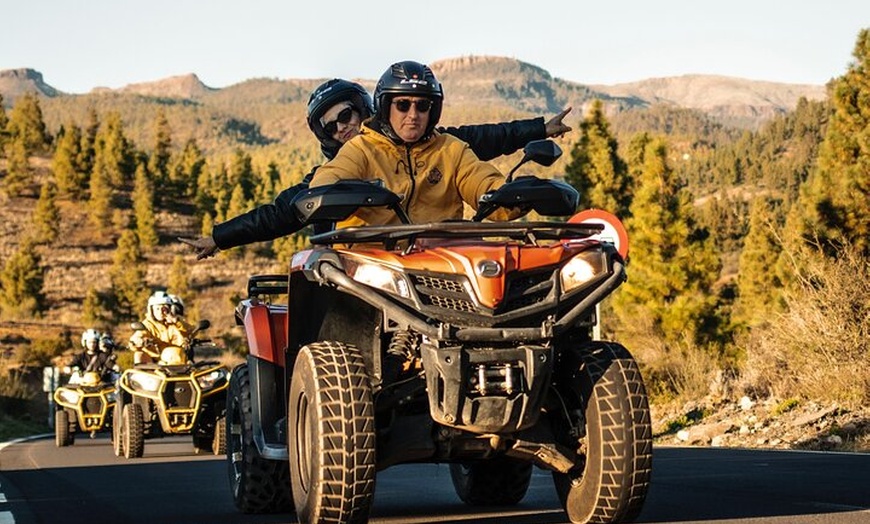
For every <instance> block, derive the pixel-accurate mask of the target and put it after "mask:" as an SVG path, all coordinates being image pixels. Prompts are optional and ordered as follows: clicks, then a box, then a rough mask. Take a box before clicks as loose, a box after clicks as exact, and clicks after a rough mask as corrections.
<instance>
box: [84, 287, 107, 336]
mask: <svg viewBox="0 0 870 524" xmlns="http://www.w3.org/2000/svg"><path fill="white" fill-rule="evenodd" d="M106 309H107V308H106V305H105V302H104V300H103V298H102V297H101V296H100V292H99V291H97V289H96V288H95V287H93V286H90V287H88V290H87V291H86V292H85V299H84V301H83V302H82V323H83V324H84V325H86V326H101V327H102V326H105V325H106V324H107V322H108V320H109V315H107V311H106Z"/></svg>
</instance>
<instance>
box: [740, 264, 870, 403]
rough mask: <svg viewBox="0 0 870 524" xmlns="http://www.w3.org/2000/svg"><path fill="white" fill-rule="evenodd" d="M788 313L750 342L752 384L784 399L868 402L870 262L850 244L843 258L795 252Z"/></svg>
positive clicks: (755, 333)
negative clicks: (793, 275)
mask: <svg viewBox="0 0 870 524" xmlns="http://www.w3.org/2000/svg"><path fill="white" fill-rule="evenodd" d="M793 260H794V267H796V268H801V270H800V272H799V273H798V272H796V273H797V274H796V275H795V281H794V285H793V286H792V287H791V288H790V289H788V290H787V291H786V292H785V295H784V301H785V305H786V308H785V312H784V313H781V314H777V315H776V316H775V317H773V318H772V319H771V320H770V321H769V322H768V323H766V324H764V325H762V326H759V327H757V328H755V329H754V330H753V331H752V332H751V333H750V334H749V335H748V336H747V337H746V339H745V340H744V341H742V342H741V343H742V344H744V345H745V351H746V355H747V366H746V371H745V372H744V378H745V379H746V380H747V388H748V389H751V390H754V391H755V392H756V393H759V394H765V393H766V394H768V395H774V396H776V397H779V398H790V397H800V398H808V399H820V400H830V401H837V402H841V403H843V404H844V405H858V404H866V402H867V401H868V400H870V360H868V357H870V354H868V351H870V265H868V264H870V261H868V259H867V258H864V257H861V256H860V255H859V254H857V253H856V252H855V251H854V250H851V249H843V250H842V251H841V252H840V253H839V255H838V256H837V257H836V259H832V258H827V257H822V256H820V255H818V254H817V253H814V252H805V253H797V254H795V255H794V256H793Z"/></svg>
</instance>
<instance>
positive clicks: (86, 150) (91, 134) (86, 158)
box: [78, 107, 100, 185]
mask: <svg viewBox="0 0 870 524" xmlns="http://www.w3.org/2000/svg"><path fill="white" fill-rule="evenodd" d="M99 131H100V119H99V117H98V116H97V111H96V110H95V109H94V108H93V107H92V108H90V110H89V111H88V125H87V127H85V129H84V131H83V132H82V138H81V145H80V146H79V152H80V156H79V158H78V165H79V166H80V167H81V170H82V172H83V173H85V178H87V174H88V173H90V172H91V171H93V169H94V161H95V160H96V158H95V157H96V155H97V151H96V147H97V133H99ZM85 185H86V184H85Z"/></svg>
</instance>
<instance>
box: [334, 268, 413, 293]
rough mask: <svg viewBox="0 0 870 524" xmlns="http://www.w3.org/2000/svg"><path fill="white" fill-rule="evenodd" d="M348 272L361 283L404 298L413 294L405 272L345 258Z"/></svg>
mask: <svg viewBox="0 0 870 524" xmlns="http://www.w3.org/2000/svg"><path fill="white" fill-rule="evenodd" d="M344 263H345V264H344V266H345V269H346V270H347V274H348V275H349V276H350V277H351V278H352V279H354V280H356V281H357V282H359V283H360V284H365V285H367V286H370V287H373V288H377V289H380V290H382V291H386V292H387V293H392V294H393V295H398V296H400V297H402V298H408V297H410V296H411V291H410V289H409V287H408V281H407V280H406V279H405V276H404V274H402V273H401V272H399V271H396V270H394V269H390V268H389V267H386V266H383V265H381V264H373V263H370V262H361V261H358V260H354V259H345V260H344Z"/></svg>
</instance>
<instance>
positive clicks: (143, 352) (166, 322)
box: [130, 291, 193, 364]
mask: <svg viewBox="0 0 870 524" xmlns="http://www.w3.org/2000/svg"><path fill="white" fill-rule="evenodd" d="M183 307H184V306H183V304H182V303H181V301H180V299H178V297H175V295H170V294H167V293H166V292H165V291H156V292H155V293H154V294H153V295H151V296H150V297H148V307H147V309H146V312H145V318H144V319H143V320H142V325H143V326H145V330H137V331H135V332H133V335H132V336H131V337H130V347H131V348H132V349H133V350H134V352H133V363H134V364H143V363H149V362H153V361H154V359H155V358H159V356H160V353H161V351H163V350H164V349H165V348H167V347H169V346H176V347H182V348H184V347H186V345H187V342H188V338H189V336H190V333H191V331H192V330H193V328H192V327H191V326H190V325H189V324H188V323H187V322H185V321H184V319H183V318H181V315H182V314H183V312H184V309H183ZM188 358H190V356H189V355H188Z"/></svg>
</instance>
